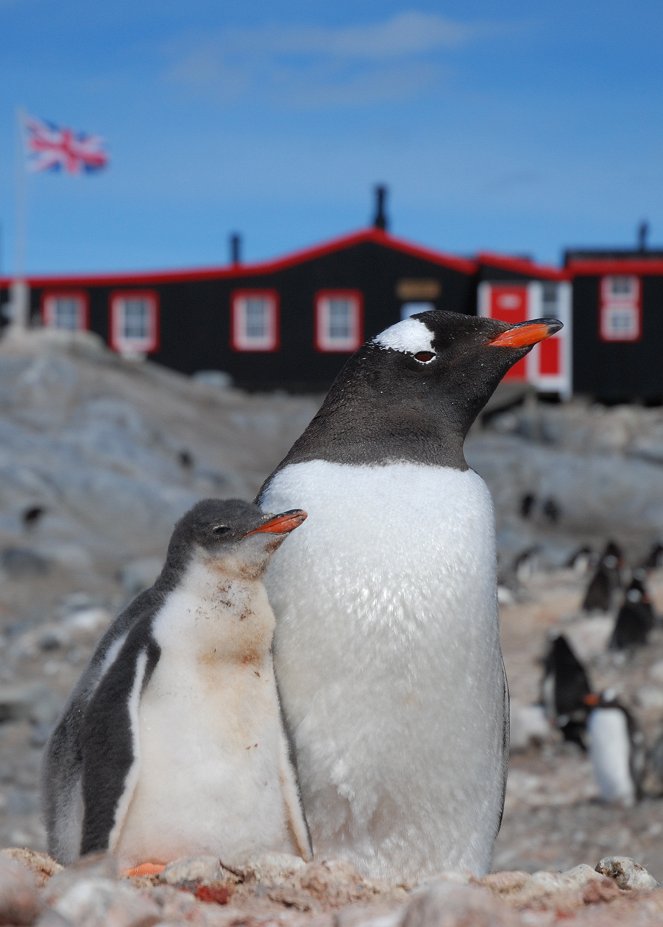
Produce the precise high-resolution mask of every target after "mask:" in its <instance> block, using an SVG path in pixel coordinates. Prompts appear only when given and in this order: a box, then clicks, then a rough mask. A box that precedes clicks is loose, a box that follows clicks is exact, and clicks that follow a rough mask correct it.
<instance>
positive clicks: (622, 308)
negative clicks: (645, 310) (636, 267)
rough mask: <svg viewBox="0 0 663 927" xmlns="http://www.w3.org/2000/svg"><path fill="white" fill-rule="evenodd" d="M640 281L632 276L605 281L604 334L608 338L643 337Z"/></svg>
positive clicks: (601, 330)
mask: <svg viewBox="0 0 663 927" xmlns="http://www.w3.org/2000/svg"><path fill="white" fill-rule="evenodd" d="M641 327H642V318H641V306H640V280H639V278H638V277H631V276H611V277H603V279H602V280H601V300H600V334H601V338H602V339H603V340H604V341H637V340H638V339H639V338H640V336H641Z"/></svg>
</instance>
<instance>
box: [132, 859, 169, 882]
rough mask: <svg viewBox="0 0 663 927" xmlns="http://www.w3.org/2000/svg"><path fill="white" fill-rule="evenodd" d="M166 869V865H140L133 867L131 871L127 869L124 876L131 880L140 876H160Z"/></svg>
mask: <svg viewBox="0 0 663 927" xmlns="http://www.w3.org/2000/svg"><path fill="white" fill-rule="evenodd" d="M165 868H166V864H165V863H139V864H138V866H132V867H131V869H125V870H124V871H123V872H122V875H123V876H126V877H127V878H129V879H135V878H139V877H140V876H152V875H159V873H161V872H163V871H164V869H165Z"/></svg>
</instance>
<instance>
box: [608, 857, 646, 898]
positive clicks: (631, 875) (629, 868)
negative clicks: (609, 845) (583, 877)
mask: <svg viewBox="0 0 663 927" xmlns="http://www.w3.org/2000/svg"><path fill="white" fill-rule="evenodd" d="M596 871H597V872H599V873H601V874H602V875H604V876H608V878H610V879H614V880H615V882H616V883H617V885H618V886H619V888H623V889H626V890H630V891H633V890H651V889H653V888H657V887H658V882H657V881H656V879H655V878H654V877H653V875H650V873H649V872H647V870H646V869H645V867H644V866H641V865H640V863H636V861H635V860H634V859H631V858H630V857H629V856H606V857H604V858H603V859H602V860H600V861H599V862H598V863H597V865H596Z"/></svg>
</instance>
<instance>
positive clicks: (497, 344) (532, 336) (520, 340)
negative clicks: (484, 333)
mask: <svg viewBox="0 0 663 927" xmlns="http://www.w3.org/2000/svg"><path fill="white" fill-rule="evenodd" d="M562 327H563V324H562V322H560V321H559V319H534V320H533V321H531V322H520V323H519V324H518V325H514V326H513V327H512V328H508V329H507V330H506V331H505V332H502V333H501V334H499V335H498V336H497V337H496V338H493V339H492V341H489V342H488V344H489V345H490V346H491V347H493V348H529V347H531V346H532V345H534V344H538V343H539V341H544V340H545V339H546V338H550V336H551V335H554V334H555V333H556V332H558V331H559V330H560V328H562Z"/></svg>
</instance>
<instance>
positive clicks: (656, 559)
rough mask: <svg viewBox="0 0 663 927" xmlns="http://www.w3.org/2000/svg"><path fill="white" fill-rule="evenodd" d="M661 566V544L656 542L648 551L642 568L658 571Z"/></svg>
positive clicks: (662, 553)
mask: <svg viewBox="0 0 663 927" xmlns="http://www.w3.org/2000/svg"><path fill="white" fill-rule="evenodd" d="M662 566H663V544H661V542H660V541H656V542H655V543H654V544H652V546H651V547H650V549H649V552H648V553H647V556H646V557H645V558H644V560H643V561H642V568H643V569H645V570H658V569H659V568H660V567H662Z"/></svg>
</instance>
